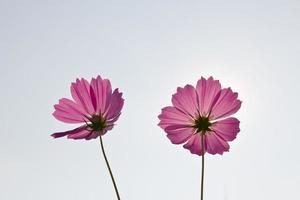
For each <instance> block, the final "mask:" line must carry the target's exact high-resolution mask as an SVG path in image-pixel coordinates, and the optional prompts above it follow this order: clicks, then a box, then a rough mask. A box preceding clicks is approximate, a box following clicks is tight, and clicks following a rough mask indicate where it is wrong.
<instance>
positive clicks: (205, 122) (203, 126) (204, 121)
mask: <svg viewBox="0 0 300 200" xmlns="http://www.w3.org/2000/svg"><path fill="white" fill-rule="evenodd" d="M194 123H195V124H194V126H193V127H194V128H196V129H197V132H198V133H199V132H203V133H205V132H206V131H211V129H210V128H209V127H210V125H211V123H210V122H209V119H208V117H201V116H200V117H199V118H198V119H196V120H195V122H194Z"/></svg>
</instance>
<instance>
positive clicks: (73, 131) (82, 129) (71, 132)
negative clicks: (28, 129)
mask: <svg viewBox="0 0 300 200" xmlns="http://www.w3.org/2000/svg"><path fill="white" fill-rule="evenodd" d="M85 130H86V126H80V127H78V128H75V129H73V130H69V131H65V132H57V133H53V134H52V135H51V136H52V137H54V138H59V137H64V136H66V135H70V134H77V133H81V132H82V131H85Z"/></svg>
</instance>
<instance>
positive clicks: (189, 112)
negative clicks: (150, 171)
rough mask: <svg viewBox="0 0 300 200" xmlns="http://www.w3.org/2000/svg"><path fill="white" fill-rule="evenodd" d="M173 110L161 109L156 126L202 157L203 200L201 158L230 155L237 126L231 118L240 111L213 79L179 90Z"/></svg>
mask: <svg viewBox="0 0 300 200" xmlns="http://www.w3.org/2000/svg"><path fill="white" fill-rule="evenodd" d="M172 104H173V106H167V107H164V108H163V109H162V112H161V114H160V115H159V116H158V118H159V119H160V122H159V124H158V125H159V126H160V127H161V128H162V129H164V131H165V132H166V133H167V137H168V138H169V140H170V141H171V142H172V143H173V144H184V145H183V147H184V148H186V149H189V150H190V152H191V153H192V154H197V155H199V156H201V158H202V159H201V160H202V171H201V196H200V199H201V200H203V196H204V195H203V194H204V192H203V185H204V155H205V153H206V152H207V153H210V154H223V153H224V152H225V151H229V144H228V142H229V141H232V140H234V139H235V138H236V135H237V133H238V132H239V131H240V128H239V125H240V122H239V120H238V119H236V118H234V117H231V115H233V114H234V113H236V112H237V111H238V110H239V109H240V107H241V101H240V100H238V94H237V93H236V92H233V91H232V90H231V88H223V89H222V88H221V84H220V83H219V81H218V80H214V79H213V77H209V78H208V79H205V78H203V77H201V79H200V80H198V82H197V85H196V88H195V87H194V86H192V85H186V86H185V87H184V88H181V87H178V88H177V92H176V93H175V94H174V95H173V96H172Z"/></svg>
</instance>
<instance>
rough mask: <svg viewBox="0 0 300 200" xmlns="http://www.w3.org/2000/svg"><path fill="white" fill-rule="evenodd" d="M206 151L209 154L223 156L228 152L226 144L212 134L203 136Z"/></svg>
mask: <svg viewBox="0 0 300 200" xmlns="http://www.w3.org/2000/svg"><path fill="white" fill-rule="evenodd" d="M205 136H206V137H205V144H206V151H207V152H208V153H210V154H217V153H218V154H221V155H222V154H223V152H225V151H229V145H228V143H227V142H226V141H225V140H223V139H222V138H221V137H219V136H218V135H217V134H215V133H214V132H209V133H206V134H205Z"/></svg>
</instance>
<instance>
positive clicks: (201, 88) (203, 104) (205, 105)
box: [196, 77, 221, 116]
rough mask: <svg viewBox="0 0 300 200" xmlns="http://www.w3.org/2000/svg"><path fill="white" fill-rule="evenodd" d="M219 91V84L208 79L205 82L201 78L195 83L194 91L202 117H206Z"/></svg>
mask: <svg viewBox="0 0 300 200" xmlns="http://www.w3.org/2000/svg"><path fill="white" fill-rule="evenodd" d="M220 90H221V84H220V82H219V81H218V80H214V79H213V78H212V77H209V78H208V79H207V80H206V79H205V78H203V77H201V79H200V80H199V81H198V82H197V86H196V91H197V95H198V104H199V110H200V113H201V115H202V116H207V115H208V114H209V111H210V109H211V106H212V103H213V100H214V99H215V97H216V95H217V94H218V93H219V91H220Z"/></svg>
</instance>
